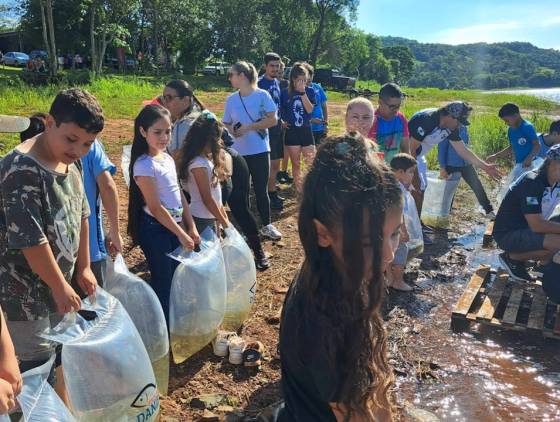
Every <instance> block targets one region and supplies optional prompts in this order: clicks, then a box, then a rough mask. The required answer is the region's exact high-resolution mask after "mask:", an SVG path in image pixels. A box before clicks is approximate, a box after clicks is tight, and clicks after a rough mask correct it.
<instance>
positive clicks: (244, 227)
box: [222, 148, 259, 237]
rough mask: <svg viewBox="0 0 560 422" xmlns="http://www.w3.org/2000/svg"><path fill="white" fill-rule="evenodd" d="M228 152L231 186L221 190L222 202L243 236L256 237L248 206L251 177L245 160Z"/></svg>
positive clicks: (256, 228)
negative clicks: (230, 167)
mask: <svg viewBox="0 0 560 422" xmlns="http://www.w3.org/2000/svg"><path fill="white" fill-rule="evenodd" d="M227 150H228V151H229V152H230V155H231V160H232V167H233V169H232V170H233V171H232V173H233V174H232V175H231V184H226V185H225V186H223V188H222V200H223V201H224V202H226V201H227V203H228V204H229V209H230V210H231V213H232V214H233V217H234V218H235V221H237V224H239V227H240V228H241V231H242V232H243V234H245V236H247V237H250V236H258V234H259V231H258V227H257V221H256V220H255V216H254V215H253V213H252V212H251V208H250V206H249V184H250V183H251V175H250V174H249V168H248V167H247V163H246V162H245V159H244V158H243V157H242V156H241V155H239V154H238V153H237V152H235V151H231V150H230V149H229V148H228V149H227Z"/></svg>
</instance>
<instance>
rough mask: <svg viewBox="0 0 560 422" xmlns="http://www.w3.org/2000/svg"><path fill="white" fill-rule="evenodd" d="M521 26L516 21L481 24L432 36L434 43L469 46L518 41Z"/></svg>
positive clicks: (439, 32) (451, 29) (448, 30)
mask: <svg viewBox="0 0 560 422" xmlns="http://www.w3.org/2000/svg"><path fill="white" fill-rule="evenodd" d="M519 29H522V25H521V23H519V22H516V21H509V22H494V23H483V24H478V25H471V26H465V27H463V28H448V29H444V30H442V31H438V32H436V33H435V34H434V40H433V41H434V42H439V43H445V44H454V45H457V44H470V43H477V42H488V43H492V42H500V41H509V40H512V39H519Z"/></svg>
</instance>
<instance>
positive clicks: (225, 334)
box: [212, 331, 235, 358]
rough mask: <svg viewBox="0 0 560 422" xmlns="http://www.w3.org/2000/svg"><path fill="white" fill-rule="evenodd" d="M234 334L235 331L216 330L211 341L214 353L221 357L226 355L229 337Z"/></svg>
mask: <svg viewBox="0 0 560 422" xmlns="http://www.w3.org/2000/svg"><path fill="white" fill-rule="evenodd" d="M233 335H235V333H232V332H229V331H218V335H217V336H216V338H215V339H214V341H213V342H212V348H213V350H214V354H215V355H216V356H219V357H221V358H223V357H226V356H227V354H228V347H229V338H230V337H232V336H233Z"/></svg>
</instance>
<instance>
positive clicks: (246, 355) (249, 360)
mask: <svg viewBox="0 0 560 422" xmlns="http://www.w3.org/2000/svg"><path fill="white" fill-rule="evenodd" d="M263 353H264V345H263V344H262V343H261V342H260V341H255V342H252V343H249V344H248V345H247V348H246V349H245V351H244V352H243V366H245V367H246V368H255V367H257V368H258V367H259V366H261V363H262V358H263V356H262V355H263Z"/></svg>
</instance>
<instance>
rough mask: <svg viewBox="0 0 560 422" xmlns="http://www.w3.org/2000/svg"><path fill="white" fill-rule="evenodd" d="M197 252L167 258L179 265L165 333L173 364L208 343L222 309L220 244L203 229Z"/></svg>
mask: <svg viewBox="0 0 560 422" xmlns="http://www.w3.org/2000/svg"><path fill="white" fill-rule="evenodd" d="M200 237H201V239H202V243H201V245H200V252H194V251H193V252H186V251H184V250H182V249H181V248H179V249H177V250H176V251H174V252H173V253H172V254H169V256H170V257H171V258H173V259H176V260H177V261H179V262H180V264H179V265H178V266H177V269H176V270H175V274H174V275H173V282H172V285H171V295H170V298H169V301H170V306H169V331H170V334H171V351H172V352H173V360H174V362H175V363H181V362H184V361H185V360H186V359H188V358H189V357H191V356H192V355H194V354H195V353H196V352H198V351H199V350H201V349H202V348H203V347H204V346H206V345H207V344H208V343H210V342H211V341H212V340H213V339H214V337H216V334H217V333H218V327H219V326H220V324H221V323H222V321H223V319H224V312H225V306H226V271H225V266H224V256H223V254H222V248H221V245H220V241H219V240H218V238H217V237H216V235H215V234H214V232H213V231H212V230H211V229H210V228H207V229H206V230H205V231H204V232H203V233H202V234H201V236H200Z"/></svg>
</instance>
